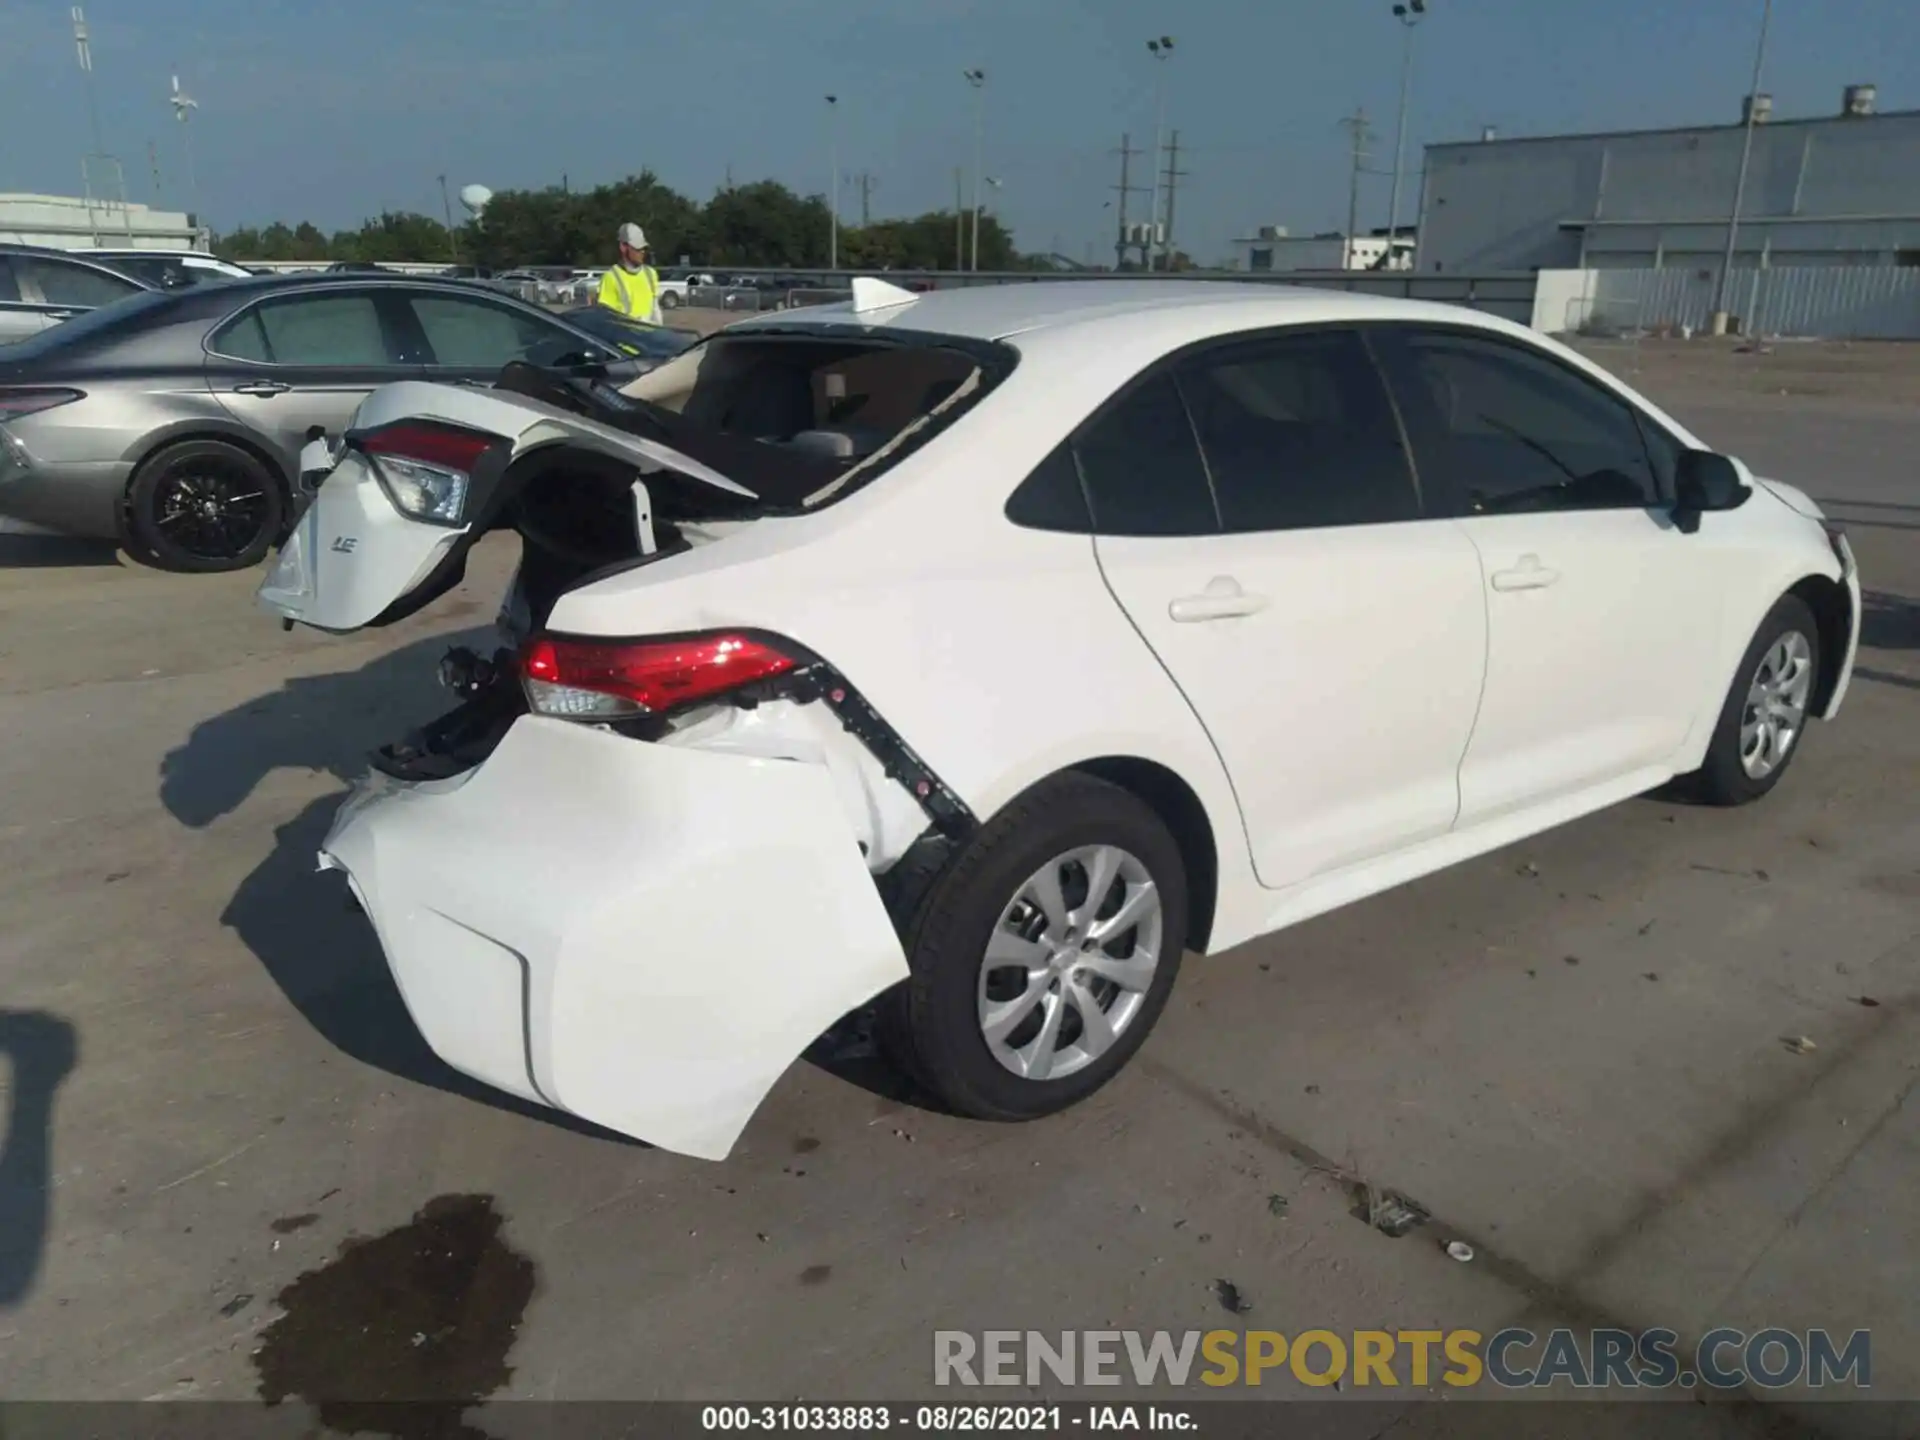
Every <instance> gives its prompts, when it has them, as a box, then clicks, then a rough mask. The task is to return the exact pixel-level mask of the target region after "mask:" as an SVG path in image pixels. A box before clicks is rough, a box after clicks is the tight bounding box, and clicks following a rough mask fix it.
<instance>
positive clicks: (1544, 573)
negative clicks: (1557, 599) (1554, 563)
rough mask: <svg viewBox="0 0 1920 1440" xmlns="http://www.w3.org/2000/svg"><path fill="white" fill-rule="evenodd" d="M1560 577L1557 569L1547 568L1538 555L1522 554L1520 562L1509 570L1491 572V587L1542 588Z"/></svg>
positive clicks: (1511, 588) (1506, 588)
mask: <svg viewBox="0 0 1920 1440" xmlns="http://www.w3.org/2000/svg"><path fill="white" fill-rule="evenodd" d="M1559 578H1560V572H1559V571H1558V570H1549V569H1547V567H1546V566H1544V565H1542V564H1541V563H1540V557H1539V556H1538V555H1522V556H1521V557H1520V563H1519V564H1518V565H1515V566H1514V567H1513V569H1511V570H1496V571H1494V572H1493V588H1494V589H1496V590H1544V589H1546V587H1547V586H1549V585H1551V584H1553V582H1554V581H1556V580H1558V579H1559Z"/></svg>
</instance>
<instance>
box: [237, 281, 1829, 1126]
mask: <svg viewBox="0 0 1920 1440" xmlns="http://www.w3.org/2000/svg"><path fill="white" fill-rule="evenodd" d="M309 468H311V469H315V470H319V471H324V472H327V473H326V474H325V478H324V480H323V482H322V483H321V484H320V486H319V490H318V493H317V495H316V498H315V500H314V502H313V505H312V507H311V509H309V511H308V512H307V514H306V515H305V517H304V518H303V519H302V521H301V523H300V524H299V526H298V528H297V529H296V531H295V533H294V534H293V535H292V537H291V538H290V539H289V541H288V542H287V544H286V546H285V548H284V549H283V551H282V553H281V555H280V558H279V561H278V563H277V564H276V565H275V567H274V568H273V570H272V572H271V574H270V576H269V577H268V579H267V581H266V582H265V584H264V586H263V587H262V590H261V597H262V600H263V603H264V604H265V605H266V606H267V607H269V608H270V609H271V610H273V611H275V612H277V613H279V614H281V615H283V616H285V617H287V618H288V619H289V620H291V621H299V622H303V623H305V624H308V625H312V626H317V627H319V628H322V629H326V630H332V631H351V630H355V629H358V628H360V627H362V626H369V625H381V624H385V623H388V622H390V621H392V620H394V619H397V618H399V617H400V616H403V615H406V614H410V613H412V612H414V611H416V610H418V609H419V608H420V607H421V606H423V605H425V604H427V603H428V602H429V601H430V600H432V599H433V598H434V597H435V596H436V595H439V594H442V593H444V592H445V591H446V590H447V589H448V588H449V587H451V586H452V585H453V584H454V583H456V581H457V580H458V579H459V577H460V575H461V574H462V569H463V565H464V559H465V556H466V552H467V550H468V548H469V547H470V546H471V545H472V544H473V543H474V541H475V540H476V539H477V538H478V537H479V536H481V535H482V534H484V533H486V532H489V531H494V530H502V529H511V530H514V531H517V532H518V534H519V537H520V541H521V556H522V558H521V561H520V567H519V571H518V574H517V576H516V579H515V582H514V585H513V589H512V593H511V594H510V595H509V597H508V598H507V601H506V604H505V606H504V607H503V611H502V616H501V624H502V627H503V629H504V630H505V631H506V635H505V637H504V638H503V641H502V644H501V646H500V648H499V650H498V652H497V653H495V654H493V655H485V656H483V655H479V654H472V653H466V652H456V653H454V654H451V655H449V656H448V658H447V660H446V662H445V663H444V666H443V678H445V680H446V681H447V683H448V684H449V686H450V687H451V688H452V689H453V690H455V691H456V692H457V694H458V696H459V697H460V703H459V704H458V705H457V707H456V708H454V709H453V710H452V712H451V713H450V714H447V715H445V716H443V717H442V718H441V719H439V720H437V721H434V722H432V723H431V724H428V725H426V726H425V727H424V728H423V729H422V730H420V731H419V732H418V733H417V734H415V735H414V736H412V737H410V738H409V739H408V740H406V741H405V742H401V743H396V744H395V745H392V746H390V747H388V748H387V749H386V750H384V751H382V752H381V753H380V754H379V755H378V756H377V757H376V758H375V773H374V774H373V776H372V777H371V778H370V779H369V780H368V781H367V782H366V783H365V784H364V785H362V786H361V787H360V788H359V789H358V790H357V791H356V793H355V794H354V795H353V796H352V797H351V798H350V799H349V800H348V801H347V803H346V804H345V805H344V806H343V808H342V809H341V811H340V814H339V817H338V820H337V822H336V823H335V825H334V827H333V830H332V832H331V833H330V835H329V836H328V838H327V839H326V841H325V846H324V852H323V856H322V861H323V864H325V865H327V866H330V867H335V868H339V869H342V870H344V871H346V872H347V875H348V877H349V879H350V881H351V883H352V887H353V890H354V893H355V895H356V896H357V897H358V898H359V901H360V903H361V905H362V906H363V907H364V908H365V910H366V912H367V914H368V915H369V916H370V917H371V919H372V922H373V925H374V928H375V929H376V930H377V932H378V935H379V940H380V943H381V945H382V946H383V947H384V949H385V951H386V954H387V957H388V960H389V962H390V964H391V966H392V968H393V973H394V975H395V977H396V979H397V981H398V983H399V988H400V991H401V993H402V995H403V996H404V997H405V1000H406V1004H407V1007H408V1009H409V1010H410V1011H411V1013H412V1015H413V1017H414V1019H415V1021H416V1023H418V1025H419V1027H420V1029H421V1031H422V1033H423V1034H424V1036H425V1037H426V1039H427V1041H428V1043H429V1044H430V1045H431V1046H432V1047H433V1049H434V1050H435V1051H436V1052H438V1053H439V1054H440V1055H441V1056H442V1057H444V1058H445V1059H446V1060H447V1061H448V1062H449V1063H450V1064H452V1065H454V1066H455V1067H457V1068H458V1069H460V1070H462V1071H464V1072H466V1073H467V1074H469V1075H472V1076H474V1077H476V1078H478V1079H480V1080H483V1081H486V1082H487V1083H489V1084H492V1085H495V1086H498V1087H499V1088H500V1089H502V1090H506V1091H510V1092H512V1093H513V1094H515V1095H519V1096H522V1097H524V1098H526V1099H529V1100H533V1101H537V1102H542V1103H545V1104H547V1105H551V1106H556V1107H558V1108H560V1109H563V1110H567V1111H570V1112H572V1113H574V1114H576V1115H580V1116H583V1117H585V1118H587V1119H589V1120H593V1121H597V1122H599V1123H600V1124H603V1125H606V1126H608V1127H611V1128H612V1129H615V1130H618V1131H623V1132H626V1133H628V1134H631V1135H634V1136H637V1137H640V1138H642V1139H645V1140H648V1141H652V1142H654V1143H656V1144H658V1145H661V1146H665V1147H667V1148H669V1149H673V1150H679V1151H684V1152H688V1153H691V1154H694V1155H699V1156H706V1157H715V1158H717V1157H721V1156H724V1155H725V1154H727V1153H728V1151H729V1149H730V1148H731V1147H732V1145H733V1143H734V1141H735V1140H736V1138H737V1137H738V1136H739V1134H740V1132H741V1130H742V1128H743V1127H744V1126H745V1124H746V1123H747V1121H748V1119H749V1118H750V1117H751V1115H752V1114H753V1111H754V1109H755V1107H756V1106H757V1105H758V1104H759V1103H760V1101H761V1099H762V1097H763V1096H764V1095H765V1094H766V1093H767V1091H768V1090H769V1088H770V1087H771V1086H772V1085H773V1084H774V1082H775V1080H776V1079H777V1078H778V1077H779V1076H780V1074H781V1072H782V1071H783V1070H785V1069H786V1068H787V1067H788V1065H790V1064H791V1063H792V1062H793V1060H794V1059H795V1058H796V1057H797V1056H798V1055H799V1054H800V1053H801V1051H802V1050H803V1049H804V1048H805V1047H806V1046H807V1044H808V1043H809V1042H810V1041H811V1040H813V1039H814V1037H815V1036H817V1035H818V1034H819V1033H820V1032H821V1031H822V1030H824V1029H825V1028H827V1027H828V1026H829V1025H830V1024H831V1023H832V1022H833V1021H834V1020H835V1019H836V1018H837V1017H839V1016H841V1015H842V1014H844V1013H845V1012H848V1011H850V1010H853V1009H855V1008H857V1007H860V1006H861V1005H863V1004H865V1003H866V1002H868V1001H870V1000H872V999H874V998H875V997H876V996H880V997H883V1003H882V1005H881V1007H880V1008H881V1018H882V1021H883V1036H884V1038H885V1040H886V1041H887V1044H888V1046H889V1049H890V1051H891V1052H892V1053H894V1054H895V1055H897V1056H898V1057H899V1058H900V1059H901V1060H902V1061H903V1063H905V1064H906V1065H908V1066H909V1067H910V1068H911V1070H912V1071H913V1072H914V1073H915V1075H916V1076H917V1077H918V1078H919V1079H920V1080H921V1081H922V1082H923V1083H924V1084H926V1085H927V1086H928V1087H930V1088H931V1089H932V1090H933V1091H934V1092H936V1093H937V1094H938V1095H939V1096H940V1097H942V1098H943V1099H944V1100H945V1102H947V1103H948V1104H950V1105H951V1106H953V1107H954V1108H955V1109H957V1110H958V1111H960V1112H962V1113H965V1114H969V1115H974V1116H980V1117H989V1118H995V1119H1021V1118H1028V1117H1034V1116H1039V1115H1043V1114H1046V1113H1048V1112H1051V1111H1054V1110H1057V1109H1060V1108H1061V1107H1063V1106H1066V1105H1069V1104H1072V1103H1073V1102H1075V1101H1077V1100H1079V1099H1081V1098H1083V1097H1084V1096H1086V1095H1087V1094H1089V1093H1090V1092H1091V1091H1093V1090H1094V1089H1096V1088H1097V1087H1098V1086H1100V1085H1101V1084H1103V1083H1104V1082H1105V1081H1106V1080H1108V1079H1109V1078H1110V1077H1111V1076H1112V1075H1113V1074H1114V1073H1115V1072H1116V1071H1117V1070H1118V1069H1119V1068H1120V1067H1121V1066H1122V1065H1124V1064H1125V1063H1126V1061H1127V1060H1128V1058H1129V1057H1130V1056H1131V1055H1132V1054H1133V1053H1134V1052H1135V1051H1136V1050H1137V1049H1138V1048H1139V1046H1140V1044H1141V1043H1142V1041H1143V1040H1144V1039H1145V1038H1146V1036H1147V1033H1148V1031H1149V1030H1150V1029H1151V1028H1152V1026H1153V1024H1154V1021H1155V1019H1156V1018H1157V1016H1158V1015H1159V1013H1160V1011H1161V1009H1162V1008H1163V1006H1164V1005H1165V1003H1166V1000H1167V995H1168V991H1169V989H1170V987H1171V986H1172V984H1173V981H1174V976H1175V972H1176V971H1177V970H1178V968H1179V965H1180V960H1181V956H1182V953H1183V952H1185V951H1189V950H1190V951H1196V952H1202V953H1204V952H1207V951H1218V950H1223V949H1226V948H1228V947H1230V946H1233V945H1237V944H1239V943H1240V942H1242V941H1244V940H1247V939H1248V938H1250V937H1252V936H1255V935H1258V934H1261V933H1262V932H1266V931H1270V930H1274V929H1278V928H1280V927H1282V926H1286V925H1290V924H1292V923H1294V922H1296V921H1298V920H1302V919H1304V918H1306V917H1308V916H1311V915H1314V914H1317V913H1319V912H1321V911H1325V910H1329V909H1332V908H1334V907H1336V906H1339V905H1343V904H1346V903H1348V902H1350V901H1353V900H1356V899H1359V898H1361V897H1362V896H1365V895H1368V894H1371V893H1374V892H1376V891H1379V890H1381V889H1384V888H1386V887H1388V886H1392V885H1395V884H1398V883H1400V882H1403V881H1406V880H1410V879H1412V878H1414V877H1416V876H1419V875H1422V874H1424V873H1427V872H1429V871H1432V870H1435V869H1438V868H1441V867H1443V866H1446V865H1448V864H1451V863H1454V862H1456V861H1459V860H1462V859H1464V858H1467V857H1469V856H1472V855H1475V854H1478V853H1481V852H1483V851H1486V850H1489V849H1492V848H1494V847H1496V846H1499V845H1504V844H1507V843H1509V842H1511V841H1514V840H1517V839H1520V838H1521V837H1523V836H1526V835H1528V834H1530V833H1533V832H1535V831H1539V830H1541V829H1544V828H1546V827H1549V826H1552V825H1556V824H1560V823H1562V822H1564V821H1567V820H1571V819H1573V818H1575V817H1576V816H1579V815H1581V814H1584V813H1586V812H1589V811H1592V810H1594V809H1597V808H1599V807H1601V806H1604V805H1608V804H1611V803H1614V802H1616V801H1619V800H1623V799H1626V798H1627V797H1629V796H1632V795H1634V794H1637V793H1639V792H1642V791H1645V790H1647V789H1650V788H1652V787H1654V786H1657V785H1659V784H1661V783H1662V782H1664V781H1667V780H1669V779H1671V778H1673V777H1676V776H1685V777H1688V778H1689V781H1690V783H1691V784H1692V785H1693V786H1694V787H1695V788H1696V789H1697V790H1698V791H1699V792H1700V793H1701V794H1702V795H1703V796H1705V797H1706V798H1708V799H1711V800H1714V801H1718V802H1721V803H1735V802H1740V801H1745V800H1750V799H1754V798H1756V797H1758V796H1760V795H1762V794H1764V793H1765V792H1766V791H1767V790H1769V789H1770V788H1771V787H1772V786H1773V785H1774V784H1775V783H1777V782H1778V781H1779V779H1780V778H1781V775H1782V773H1783V772H1784V771H1785V769H1786V768H1787V766H1788V765H1789V764H1790V763H1791V761H1792V759H1793V757H1794V755H1795V754H1797V753H1798V750H1799V749H1800V746H1801V743H1802V736H1803V733H1804V731H1805V728H1806V727H1807V725H1808V723H1809V722H1810V721H1811V720H1813V719H1816V718H1823V717H1828V716H1831V715H1832V714H1833V713H1834V712H1835V710H1836V709H1837V707H1838V706H1839V704H1840V700H1841V696H1842V694H1843V692H1844V691H1845V689H1846V686H1847V679H1848V675H1849V671H1850V667H1851V665H1852V660H1853V653H1854V647H1855V643H1856V637H1857V632H1858V628H1859V615H1860V592H1859V583H1858V579H1857V576H1856V574H1855V567H1854V563H1853V560H1852V556H1851V553H1850V551H1849V550H1848V547H1847V544H1846V541H1845V539H1844V537H1842V536H1841V535H1840V534H1839V532H1838V531H1837V530H1836V529H1834V528H1833V527H1831V526H1828V525H1827V524H1826V523H1825V522H1824V521H1823V520H1822V518H1821V515H1820V512H1819V510H1818V508H1817V507H1816V506H1815V505H1814V504H1813V502H1812V501H1810V500H1809V499H1808V498H1807V497H1806V496H1805V495H1804V494H1802V493H1801V492H1799V491H1797V490H1795V489H1793V488H1792V487H1790V486H1786V485H1781V484H1776V483H1774V482H1770V481H1755V480H1753V479H1752V477H1751V476H1749V475H1748V474H1747V472H1746V470H1745V468H1744V467H1743V466H1741V465H1740V464H1739V463H1738V462H1737V461H1732V460H1729V459H1726V458H1724V457H1722V456H1718V455H1714V454H1711V453H1709V452H1707V451H1706V450H1705V448H1704V447H1703V446H1701V445H1700V443H1699V442H1698V441H1697V440H1695V439H1694V438H1693V437H1692V436H1691V435H1689V434H1688V433H1687V431H1686V430H1685V429H1684V428H1682V427H1681V426H1680V425H1679V424H1677V423H1676V422H1675V421H1673V420H1672V419H1670V418H1669V417H1667V416H1666V415H1664V414H1662V413H1661V412H1660V411H1659V410H1657V409H1655V408H1654V407H1653V406H1651V405H1650V404H1648V403H1647V402H1646V401H1645V400H1644V399H1642V398H1640V397H1639V396H1637V395H1636V394H1634V393H1633V392H1632V391H1630V390H1628V389H1626V388H1625V387H1624V386H1623V385H1621V384H1620V382H1619V381H1617V380H1615V379H1613V378H1612V377H1611V376H1609V375H1607V374H1605V373H1603V372H1601V371H1600V370H1598V369H1597V368H1595V367H1594V366H1592V365H1591V364H1589V363H1587V362H1586V361H1584V360H1582V359H1581V358H1579V357H1578V356H1577V355H1575V354H1574V353H1572V352H1571V351H1569V350H1567V349H1566V348H1564V347H1562V346H1559V345H1556V344H1554V343H1553V342H1551V341H1547V340H1544V339H1542V338H1541V337H1539V336H1536V335H1534V334H1532V333H1530V332H1528V331H1526V330H1524V329H1521V328H1519V327H1517V326H1514V325H1510V324H1507V323H1505V322H1503V321H1500V320H1497V319H1494V318H1491V317H1489V316H1486V315H1482V314H1475V313H1471V312H1467V311H1461V310H1456V309H1452V308H1449V307H1441V306H1434V305H1425V304H1418V303H1411V302H1399V301H1389V300H1377V299H1368V298H1364V297H1359V296H1353V295H1346V294H1333V293H1320V292H1316V291H1312V290H1305V289H1294V288H1291V287H1265V286H1261V287H1253V286H1238V285H1224V284H1210V283H1198V282H1197V283H1184V282H1166V283H1159V282H1121V281H1115V282H1097V283H1096V282H1075V283H1053V284H1032V285H1015V286H1006V287H999V288H988V289H969V290H959V291H940V292H934V293H931V294H921V295H911V294H908V293H907V292H904V291H900V290H896V289H894V288H893V287H891V286H887V285H885V284H882V283H880V282H877V281H870V280H862V281H860V282H858V283H857V284H856V286H855V295H854V299H853V301H852V302H851V303H850V304H847V305H842V306H837V307H829V308H821V309H809V310H798V311H786V312H780V313H778V314H773V315H767V316H764V317H756V318H754V319H751V320H748V321H746V322H743V323H740V324H736V325H734V326H731V327H729V328H728V329H726V330H724V331H722V332H721V333H719V334H718V335H716V336H714V337H712V338H710V339H709V340H707V341H705V342H704V343H702V344H700V345H699V346H697V347H696V348H694V349H693V350H690V351H688V352H687V353H686V354H684V355H682V356H680V357H679V358H677V359H674V360H672V361H670V362H668V363H666V364H664V365H662V366H661V367H660V368H659V369H657V370H654V371H653V372H651V373H650V374H647V375H645V376H643V377H641V378H640V379H638V380H635V381H633V382H632V383H630V384H627V385H626V386H625V387H624V390H620V391H616V390H614V389H611V388H609V387H608V386H607V385H606V384H604V383H602V382H596V381H594V380H592V379H588V378H579V377H574V378H567V379H560V378H556V377H554V376H551V375H549V374H544V373H542V372H538V371H532V370H528V369H525V368H524V367H509V369H508V371H507V372H506V373H505V374H503V376H502V378H501V382H500V385H499V387H498V388H496V389H493V390H474V389H463V388H453V387H443V386H435V385H428V384H421V383H412V382H409V383H403V384H397V385H392V386H389V387H387V388H385V389H382V390H379V391H377V392H375V393H374V394H373V395H372V396H370V397H369V398H368V400H367V401H366V402H365V404H364V405H363V406H362V408H361V410H360V412H359V415H358V417H357V418H356V420H355V422H354V425H353V427H352V429H351V430H350V432H349V433H348V434H347V436H346V437H345V440H344V442H343V443H342V444H341V445H340V446H339V447H338V448H336V449H329V450H326V451H325V452H324V453H316V454H315V455H314V456H312V457H311V459H310V461H309Z"/></svg>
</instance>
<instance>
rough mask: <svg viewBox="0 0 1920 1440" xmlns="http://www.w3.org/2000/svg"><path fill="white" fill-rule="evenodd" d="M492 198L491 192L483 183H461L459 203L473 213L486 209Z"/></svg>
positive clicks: (476, 213)
mask: <svg viewBox="0 0 1920 1440" xmlns="http://www.w3.org/2000/svg"><path fill="white" fill-rule="evenodd" d="M492 199H493V192H492V191H491V190H489V189H488V188H487V187H486V186H484V185H463V186H462V187H461V188H460V203H461V204H462V205H464V206H466V207H467V209H468V210H470V211H472V212H473V213H474V214H475V215H478V214H479V213H480V212H481V211H482V210H484V209H486V208H487V203H488V202H489V201H490V200H492Z"/></svg>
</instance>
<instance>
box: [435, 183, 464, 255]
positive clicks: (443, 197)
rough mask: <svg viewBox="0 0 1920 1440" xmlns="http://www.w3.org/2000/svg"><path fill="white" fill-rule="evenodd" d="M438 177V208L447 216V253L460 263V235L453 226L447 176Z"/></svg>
mask: <svg viewBox="0 0 1920 1440" xmlns="http://www.w3.org/2000/svg"><path fill="white" fill-rule="evenodd" d="M439 179H440V209H441V211H442V213H444V214H445V215H446V217H447V253H448V254H450V255H452V256H453V263H454V264H456V265H458V264H459V263H460V235H459V232H458V231H456V230H455V229H454V228H453V201H451V200H449V199H448V198H447V177H446V176H445V175H442V176H440V177H439Z"/></svg>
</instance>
